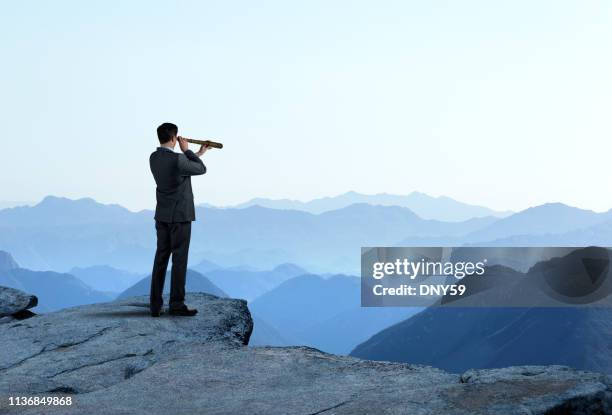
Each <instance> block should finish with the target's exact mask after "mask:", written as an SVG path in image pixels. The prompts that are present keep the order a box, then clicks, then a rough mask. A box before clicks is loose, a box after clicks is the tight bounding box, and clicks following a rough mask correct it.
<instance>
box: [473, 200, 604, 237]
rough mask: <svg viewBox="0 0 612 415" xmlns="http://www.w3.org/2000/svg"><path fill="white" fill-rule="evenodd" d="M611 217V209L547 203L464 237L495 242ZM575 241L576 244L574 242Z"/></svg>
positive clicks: (571, 228)
mask: <svg viewBox="0 0 612 415" xmlns="http://www.w3.org/2000/svg"><path fill="white" fill-rule="evenodd" d="M610 220H612V210H610V211H608V212H605V213H596V212H593V211H591V210H585V209H578V208H575V207H571V206H567V205H564V204H562V203H547V204H544V205H541V206H536V207H532V208H529V209H526V210H523V211H521V212H518V213H515V214H514V215H511V216H508V217H506V218H503V219H500V220H498V221H496V222H494V223H492V224H490V225H489V226H487V227H484V228H482V229H478V230H476V231H474V232H472V233H470V234H469V235H467V236H466V237H465V239H466V241H468V242H478V241H494V240H496V239H501V238H505V239H508V238H510V237H513V236H524V235H527V236H530V237H531V236H542V235H559V234H564V233H567V232H571V231H575V230H578V229H584V228H589V227H593V226H594V225H598V224H603V223H605V222H607V221H610ZM574 244H575V243H574Z"/></svg>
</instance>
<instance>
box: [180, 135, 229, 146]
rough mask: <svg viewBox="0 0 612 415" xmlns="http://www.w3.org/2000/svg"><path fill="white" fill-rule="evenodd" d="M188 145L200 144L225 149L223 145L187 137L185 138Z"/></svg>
mask: <svg viewBox="0 0 612 415" xmlns="http://www.w3.org/2000/svg"><path fill="white" fill-rule="evenodd" d="M183 138H184V139H185V140H186V141H187V142H188V143H191V144H200V145H202V146H208V147H212V148H223V144H221V143H217V142H215V141H210V140H195V139H193V138H187V137H183Z"/></svg>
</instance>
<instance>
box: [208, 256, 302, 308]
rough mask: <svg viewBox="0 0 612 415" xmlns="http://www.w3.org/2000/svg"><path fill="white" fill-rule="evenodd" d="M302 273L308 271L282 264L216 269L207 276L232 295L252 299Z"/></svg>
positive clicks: (292, 265)
mask: <svg viewBox="0 0 612 415" xmlns="http://www.w3.org/2000/svg"><path fill="white" fill-rule="evenodd" d="M302 274H306V271H305V270H304V269H303V268H300V267H298V266H297V265H294V264H281V265H279V266H277V267H275V268H274V269H272V270H269V271H245V270H235V269H216V270H212V271H210V272H208V273H207V274H206V276H207V277H208V279H209V280H210V281H212V282H213V283H214V284H215V285H216V286H218V287H219V288H221V289H222V290H223V291H225V292H226V293H228V294H229V295H230V296H231V297H233V298H243V299H245V300H248V301H251V300H252V299H254V298H256V297H258V296H260V295H262V294H264V293H266V292H268V291H270V290H271V289H272V288H274V287H276V286H277V285H279V284H280V283H282V282H283V281H286V280H288V279H290V278H292V277H296V276H298V275H302Z"/></svg>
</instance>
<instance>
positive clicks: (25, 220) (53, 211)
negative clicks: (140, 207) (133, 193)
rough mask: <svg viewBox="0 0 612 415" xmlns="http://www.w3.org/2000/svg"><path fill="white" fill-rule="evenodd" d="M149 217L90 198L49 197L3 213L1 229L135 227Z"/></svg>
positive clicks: (1, 214) (0, 212)
mask: <svg viewBox="0 0 612 415" xmlns="http://www.w3.org/2000/svg"><path fill="white" fill-rule="evenodd" d="M138 219H139V220H146V219H147V217H146V215H141V214H140V213H133V212H131V211H129V210H127V209H126V208H124V207H122V206H119V205H104V204H101V203H98V202H96V201H95V200H93V199H91V198H83V199H77V200H72V199H67V198H63V197H55V196H47V197H45V198H44V199H43V200H42V201H41V202H40V203H38V204H36V205H34V206H20V207H14V208H8V209H2V210H0V226H21V227H57V226H62V225H70V226H74V225H82V224H90V223H96V224H100V223H112V224H117V223H124V224H128V223H133V222H134V221H136V220H138Z"/></svg>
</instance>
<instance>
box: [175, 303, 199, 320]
mask: <svg viewBox="0 0 612 415" xmlns="http://www.w3.org/2000/svg"><path fill="white" fill-rule="evenodd" d="M168 313H169V314H170V315H171V316H183V317H193V316H195V315H196V314H198V310H196V309H195V308H194V309H189V308H187V306H186V305H184V306H183V307H181V308H174V309H173V308H171V309H170V311H169V312H168Z"/></svg>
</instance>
